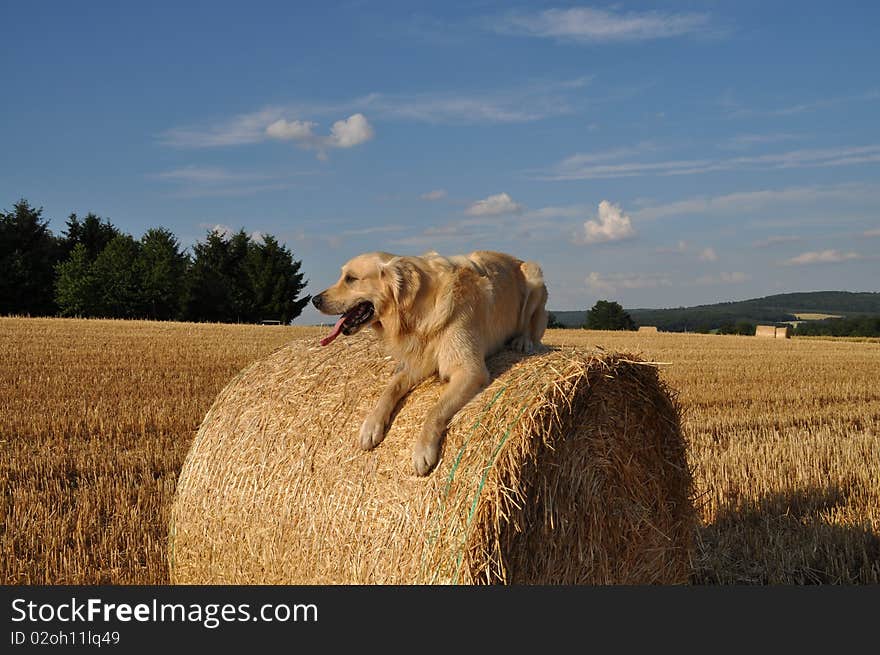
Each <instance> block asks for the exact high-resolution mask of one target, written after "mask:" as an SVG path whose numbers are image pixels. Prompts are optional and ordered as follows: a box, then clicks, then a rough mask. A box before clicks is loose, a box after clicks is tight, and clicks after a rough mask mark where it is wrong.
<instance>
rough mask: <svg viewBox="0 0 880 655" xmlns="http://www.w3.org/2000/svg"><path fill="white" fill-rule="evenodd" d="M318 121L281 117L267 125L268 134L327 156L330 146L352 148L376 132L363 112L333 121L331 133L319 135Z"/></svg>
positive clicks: (321, 156)
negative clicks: (316, 129) (290, 119)
mask: <svg viewBox="0 0 880 655" xmlns="http://www.w3.org/2000/svg"><path fill="white" fill-rule="evenodd" d="M316 126H317V123H313V122H311V121H299V120H293V121H287V120H284V119H280V120H277V121H275V122H274V123H272V124H270V125H268V126H267V127H266V136H268V137H270V138H273V139H280V140H284V141H295V142H296V143H297V145H299V146H300V147H301V148H309V149H312V150H317V151H318V157H320V158H321V159H324V158H326V156H327V149H328V148H352V147H354V146H356V145H359V144H361V143H364V142H366V141H369V140H370V139H372V138H373V136H374V134H375V132H374V130H373V126H372V125H370V122H369V121H368V120H367V117H366V116H364V115H363V114H352V115H351V116H349V117H348V118H346V119H344V120H339V121H336V122H335V123H333V126H332V127H331V128H330V134H329V135H327V136H319V135H317V134H315V133H314V131H313V128H314V127H316Z"/></svg>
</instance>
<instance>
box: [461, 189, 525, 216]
mask: <svg viewBox="0 0 880 655" xmlns="http://www.w3.org/2000/svg"><path fill="white" fill-rule="evenodd" d="M521 210H522V205H520V204H519V203H516V202H514V201H513V198H511V197H510V196H509V195H508V194H506V193H498V194H495V195H494V196H489V197H488V198H484V199H483V200H477V201H476V202H475V203H473V204H471V206H470V207H468V208H467V209H466V210H465V211H464V213H465V214H467V215H468V216H500V215H502V214H515V213H517V212H519V211H521Z"/></svg>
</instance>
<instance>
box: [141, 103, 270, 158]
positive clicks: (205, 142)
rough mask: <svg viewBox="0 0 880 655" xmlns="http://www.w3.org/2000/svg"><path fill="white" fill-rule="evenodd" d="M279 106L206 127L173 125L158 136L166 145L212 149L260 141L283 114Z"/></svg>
mask: <svg viewBox="0 0 880 655" xmlns="http://www.w3.org/2000/svg"><path fill="white" fill-rule="evenodd" d="M284 113H285V112H284V110H283V109H282V108H280V107H265V108H264V109H260V110H259V111H255V112H250V113H247V114H240V115H238V116H234V117H232V118H230V119H227V120H221V121H218V122H215V123H212V124H210V125H205V126H188V127H174V128H171V129H170V130H166V131H165V132H163V133H162V134H161V135H160V136H159V141H160V142H161V143H162V144H163V145H167V146H174V147H177V148H212V147H218V146H239V145H244V144H248V143H258V142H260V141H263V140H264V139H265V138H266V128H267V127H268V126H269V125H270V124H272V123H274V122H275V121H277V120H280V119H281V118H283V116H284Z"/></svg>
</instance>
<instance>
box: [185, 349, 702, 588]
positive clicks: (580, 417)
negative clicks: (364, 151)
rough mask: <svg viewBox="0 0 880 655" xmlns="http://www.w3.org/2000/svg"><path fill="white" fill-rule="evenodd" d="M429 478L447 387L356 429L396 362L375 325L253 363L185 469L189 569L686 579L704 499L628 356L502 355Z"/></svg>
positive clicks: (429, 578)
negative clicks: (431, 427)
mask: <svg viewBox="0 0 880 655" xmlns="http://www.w3.org/2000/svg"><path fill="white" fill-rule="evenodd" d="M488 364H489V369H490V372H491V373H492V377H493V381H492V383H491V384H490V385H489V387H487V388H486V389H485V390H484V391H483V392H482V393H481V394H480V395H479V396H477V397H476V398H474V399H473V400H472V401H471V402H470V403H469V404H468V405H467V406H465V408H463V409H462V410H461V411H460V412H459V413H458V414H457V415H456V416H455V418H454V419H453V421H452V423H451V425H450V428H449V431H448V435H447V438H446V442H445V445H444V451H443V458H442V460H441V462H440V464H439V465H438V467H437V469H436V470H435V471H434V472H433V473H432V474H431V475H430V476H429V477H427V478H418V477H416V476H415V475H414V474H413V473H412V469H411V466H412V464H411V456H410V451H411V447H412V442H413V439H414V437H415V436H416V435H417V434H418V429H419V427H420V425H421V422H422V421H423V420H424V417H425V414H426V412H427V410H428V408H429V407H430V406H431V404H432V403H434V402H435V401H436V400H437V398H438V397H439V394H440V391H441V389H442V385H441V384H440V383H439V382H437V381H428V382H426V383H424V384H422V385H421V386H420V387H418V388H417V389H415V390H414V391H413V392H412V393H411V394H410V395H409V396H408V397H407V398H405V399H404V401H403V402H402V404H401V407H400V409H399V412H398V414H397V415H396V417H394V419H393V423H392V426H391V428H390V429H389V432H388V436H387V437H386V439H385V441H384V442H383V443H382V444H381V445H380V446H379V447H378V448H376V449H375V450H373V451H371V452H363V451H361V450H360V449H359V448H358V447H357V445H356V443H357V433H358V429H359V427H360V424H361V422H362V420H363V419H364V417H365V416H366V414H367V412H368V411H369V409H370V408H371V407H372V405H373V404H374V403H375V402H376V400H377V399H378V397H379V394H380V393H381V391H382V388H383V387H384V384H385V382H386V381H387V379H388V377H389V376H390V374H391V372H392V370H393V368H394V362H393V361H391V360H390V359H389V358H387V357H386V356H385V355H384V353H383V351H382V348H381V346H380V344H379V343H377V342H376V341H375V340H374V338H373V337H372V336H371V335H368V334H367V335H356V336H354V337H350V338H347V339H345V340H339V341H337V342H336V343H334V344H333V345H332V346H329V347H327V348H320V347H318V346H316V345H315V344H314V342H313V341H296V342H292V343H291V344H290V345H288V346H286V347H284V348H282V349H281V350H279V351H276V352H275V353H274V354H272V355H271V356H269V357H268V358H266V359H264V360H262V361H259V362H257V363H255V364H253V365H252V366H250V367H249V368H248V369H246V370H245V371H243V372H242V373H241V374H239V376H238V377H237V378H236V379H234V380H233V381H232V382H230V384H229V385H228V386H227V387H226V388H225V389H224V390H223V391H222V392H221V394H220V395H219V396H218V398H217V400H216V401H215V403H214V406H213V407H212V408H211V410H210V411H209V412H208V414H207V416H206V417H205V419H204V421H203V423H202V426H201V428H200V430H199V432H198V435H197V436H196V439H195V441H194V443H193V446H192V449H191V451H190V453H189V455H188V457H187V459H186V462H185V464H184V466H183V470H182V471H181V475H180V478H179V481H178V488H177V494H176V497H175V501H174V505H173V507H172V513H171V526H170V534H169V560H170V565H171V576H172V581H173V582H175V583H178V584H337V583H342V584H352V583H354V584H359V583H382V584H423V583H442V584H454V583H460V584H477V583H523V584H533V583H535V584H560V583H564V584H584V583H587V584H612V583H629V584H635V583H683V582H686V581H687V580H688V576H689V573H690V552H691V541H692V536H693V532H694V525H695V515H694V509H693V504H692V486H691V474H690V471H689V469H688V467H687V463H686V459H685V443H684V440H683V438H682V434H681V430H680V425H679V413H678V408H677V405H676V402H675V400H674V397H673V396H672V395H671V394H670V393H669V391H668V390H667V389H666V388H665V387H664V385H663V384H662V383H661V382H660V380H659V377H658V374H657V370H656V367H654V366H650V365H647V364H645V363H642V362H638V361H636V359H635V358H633V357H632V356H625V355H619V354H609V353H598V352H596V353H593V352H588V351H584V350H581V349H573V348H559V349H552V350H548V351H547V352H545V353H543V354H540V355H535V356H531V357H525V358H524V357H522V356H520V355H514V354H513V353H511V352H507V351H505V352H503V353H500V354H499V355H497V356H495V357H493V358H491V359H490V360H489V362H488Z"/></svg>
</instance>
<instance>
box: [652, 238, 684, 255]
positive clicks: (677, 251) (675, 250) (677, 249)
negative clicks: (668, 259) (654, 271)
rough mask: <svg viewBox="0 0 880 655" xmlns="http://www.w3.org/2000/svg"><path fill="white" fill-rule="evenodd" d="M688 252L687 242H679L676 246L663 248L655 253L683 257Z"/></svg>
mask: <svg viewBox="0 0 880 655" xmlns="http://www.w3.org/2000/svg"><path fill="white" fill-rule="evenodd" d="M687 250H688V244H687V241H679V242H678V243H676V244H675V245H674V246H661V247H659V248H657V249H656V250H655V251H654V252H656V253H657V254H660V255H681V254H683V253H686V252H687Z"/></svg>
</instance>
